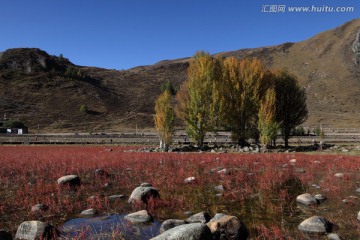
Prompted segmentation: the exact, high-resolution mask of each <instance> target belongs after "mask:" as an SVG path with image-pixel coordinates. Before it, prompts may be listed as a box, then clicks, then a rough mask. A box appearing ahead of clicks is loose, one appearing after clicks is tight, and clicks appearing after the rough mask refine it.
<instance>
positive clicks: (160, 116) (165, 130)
mask: <svg viewBox="0 0 360 240" xmlns="http://www.w3.org/2000/svg"><path fill="white" fill-rule="evenodd" d="M174 120H175V112H174V109H173V107H172V104H171V92H170V91H164V92H163V93H162V94H161V95H160V96H159V97H158V98H157V100H156V102H155V115H154V123H155V127H156V130H157V132H158V133H159V136H160V140H161V142H162V147H163V149H164V151H168V148H169V146H170V145H171V142H172V137H173V135H174Z"/></svg>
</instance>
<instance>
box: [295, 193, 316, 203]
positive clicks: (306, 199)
mask: <svg viewBox="0 0 360 240" xmlns="http://www.w3.org/2000/svg"><path fill="white" fill-rule="evenodd" d="M296 202H298V203H301V204H304V205H315V204H317V200H316V198H315V197H313V196H312V195H311V194H310V193H304V194H301V195H299V196H297V198H296Z"/></svg>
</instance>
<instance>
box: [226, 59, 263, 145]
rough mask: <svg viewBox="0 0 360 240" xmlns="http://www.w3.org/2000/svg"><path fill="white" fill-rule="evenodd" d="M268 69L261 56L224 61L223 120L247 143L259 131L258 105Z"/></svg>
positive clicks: (238, 139) (241, 142)
mask: <svg viewBox="0 0 360 240" xmlns="http://www.w3.org/2000/svg"><path fill="white" fill-rule="evenodd" d="M264 76H266V69H265V67H264V66H263V65H262V64H261V62H260V61H259V60H257V59H243V60H240V61H239V60H237V59H236V58H234V57H230V58H226V59H225V60H224V62H223V69H222V80H223V84H224V86H225V87H224V88H223V91H222V94H221V95H222V97H221V99H222V104H221V106H222V111H221V112H222V119H223V121H222V123H223V126H224V128H225V129H226V130H229V131H230V132H231V136H232V140H233V141H234V142H236V143H237V144H239V145H241V146H244V145H245V144H246V140H247V139H248V138H249V137H254V136H253V135H255V134H254V131H257V130H256V129H257V120H258V116H257V113H258V107H259V100H260V98H261V93H262V89H263V87H262V84H263V83H262V82H263V79H264Z"/></svg>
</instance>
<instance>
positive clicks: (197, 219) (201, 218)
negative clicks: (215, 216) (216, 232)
mask: <svg viewBox="0 0 360 240" xmlns="http://www.w3.org/2000/svg"><path fill="white" fill-rule="evenodd" d="M210 219H211V216H210V214H209V213H207V212H199V213H196V214H194V215H192V216H190V217H189V218H188V219H186V222H188V223H207V222H208V221H210Z"/></svg>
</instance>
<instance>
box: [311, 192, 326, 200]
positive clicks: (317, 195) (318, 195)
mask: <svg viewBox="0 0 360 240" xmlns="http://www.w3.org/2000/svg"><path fill="white" fill-rule="evenodd" d="M314 198H316V200H318V201H319V202H324V201H325V200H326V197H325V196H324V195H322V194H316V195H315V196H314Z"/></svg>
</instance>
